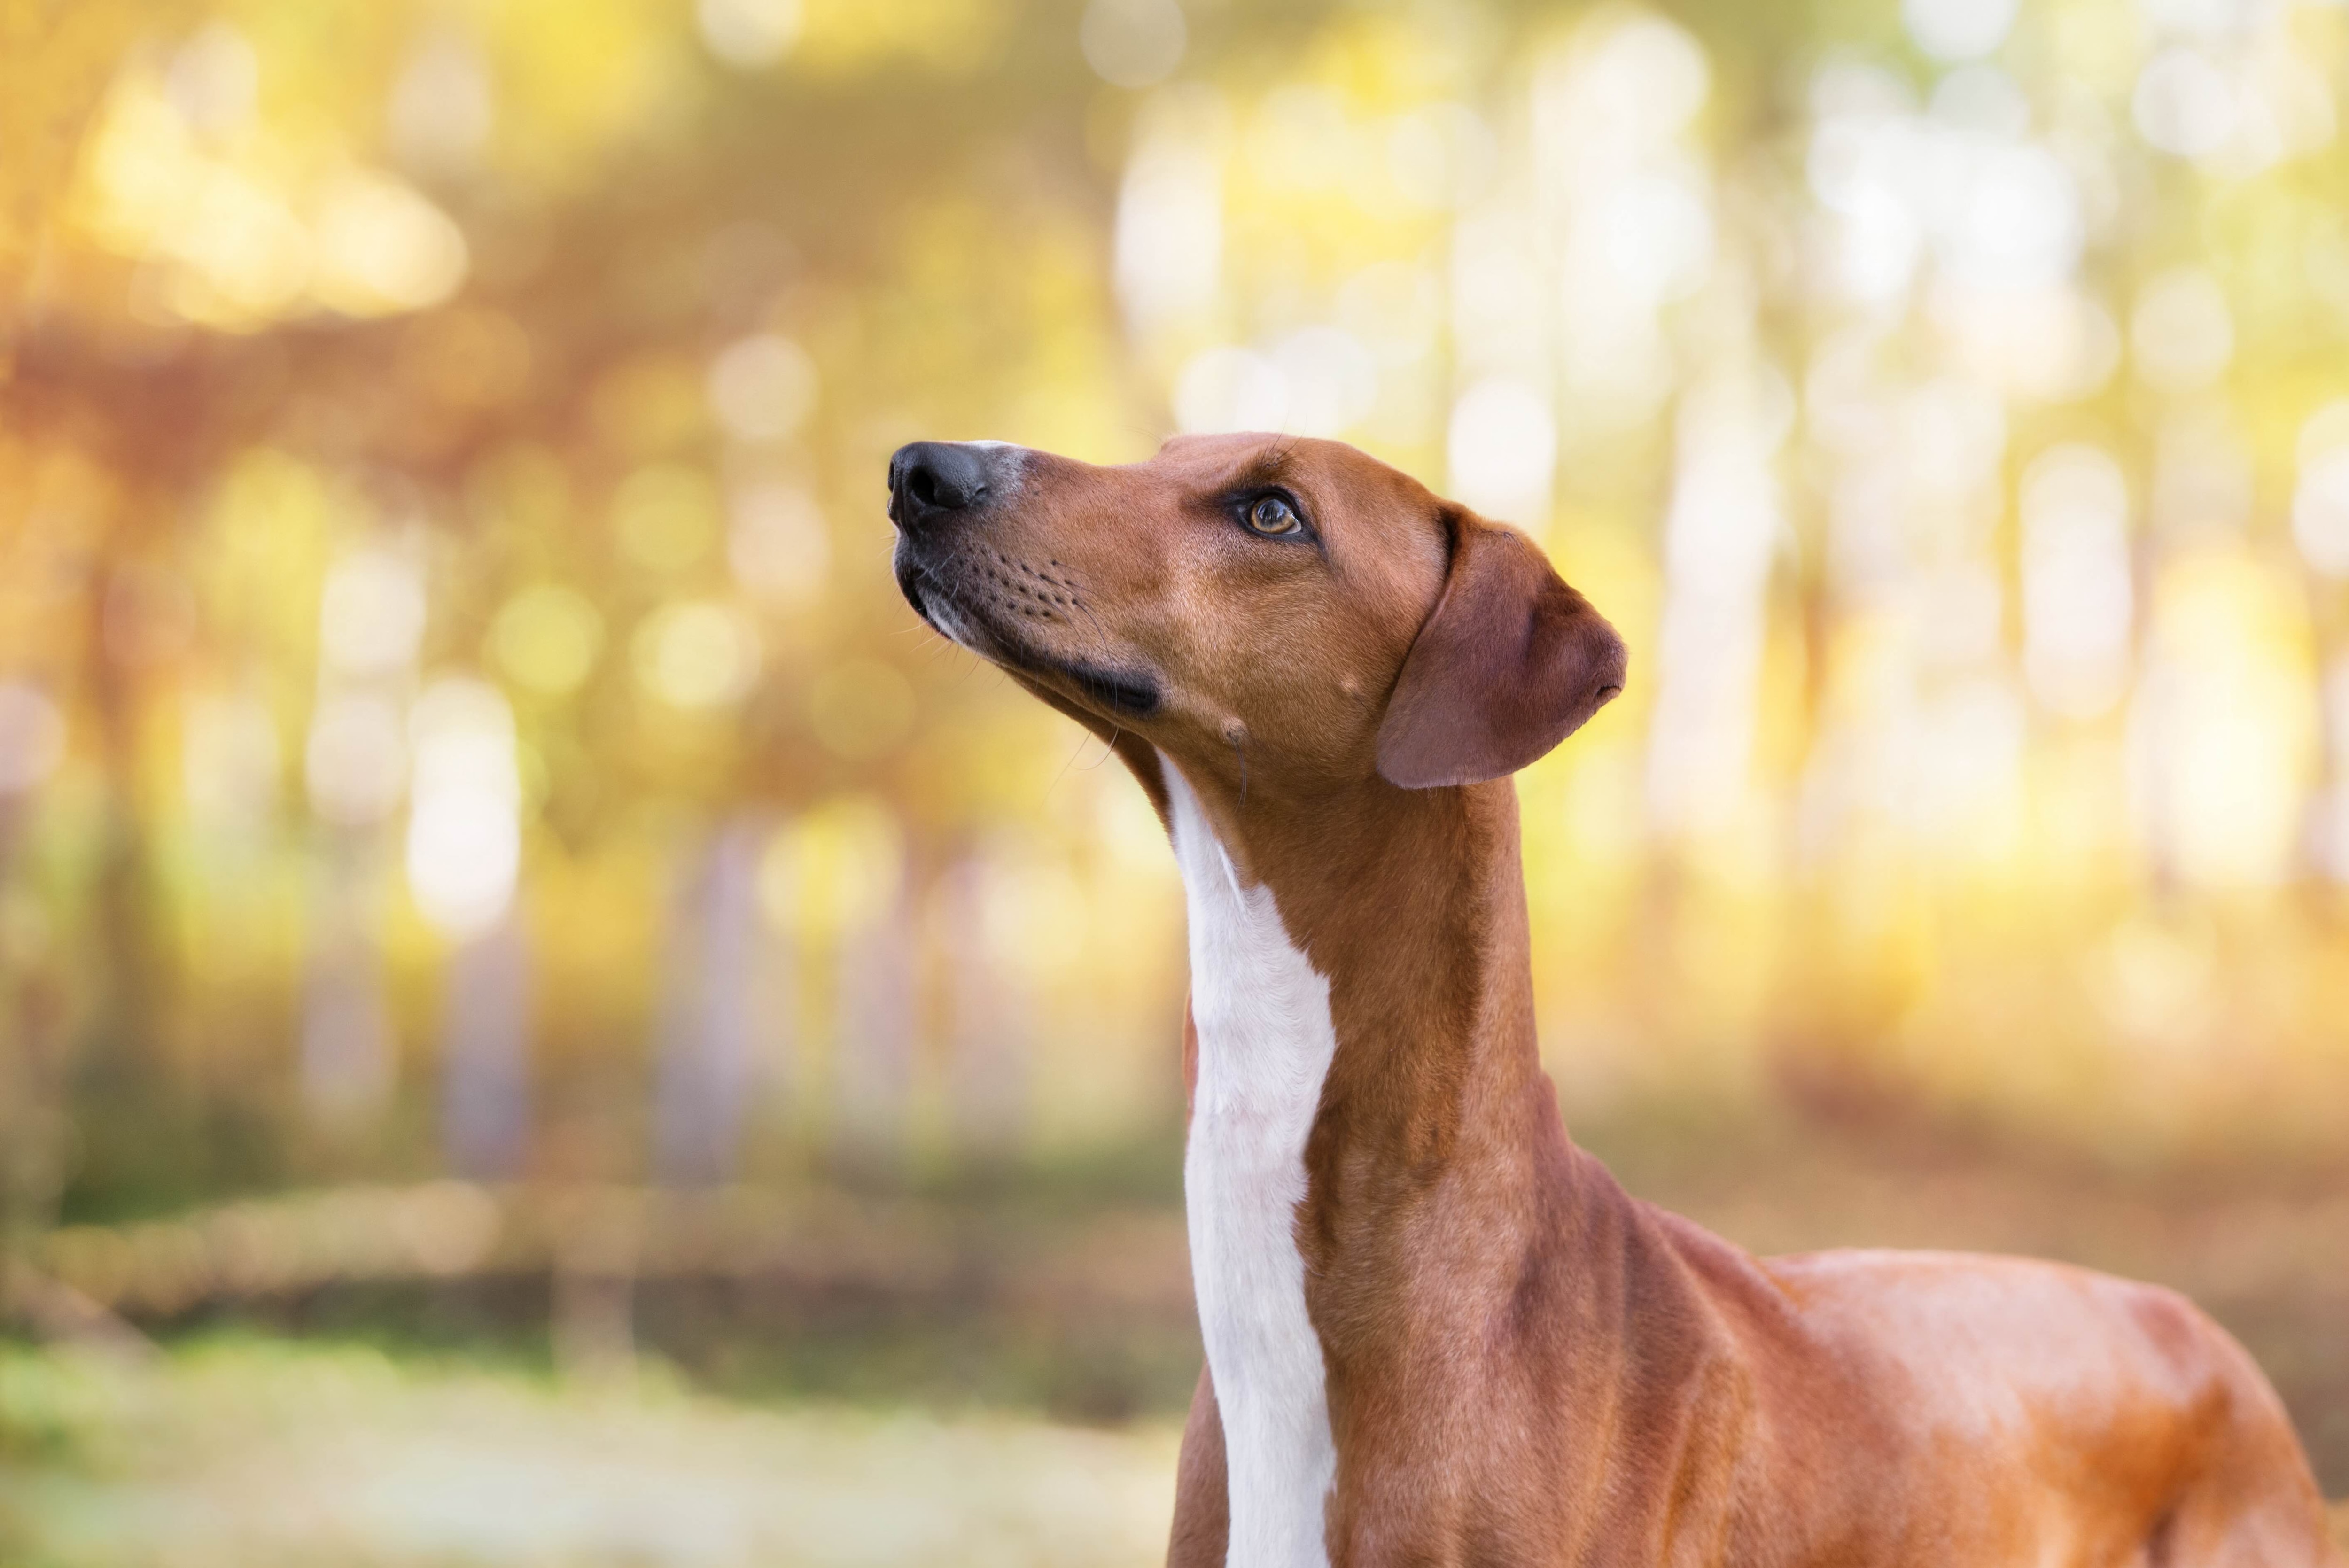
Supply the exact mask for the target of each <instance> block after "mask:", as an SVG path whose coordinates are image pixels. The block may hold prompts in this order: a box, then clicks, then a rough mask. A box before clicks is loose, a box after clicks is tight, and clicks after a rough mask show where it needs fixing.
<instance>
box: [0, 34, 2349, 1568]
mask: <svg viewBox="0 0 2349 1568" xmlns="http://www.w3.org/2000/svg"><path fill="white" fill-rule="evenodd" d="M2344 88H2349V6H2344V5H2341V4H2339V3H2337V0H2033V3H2032V4H2029V5H2019V4H2018V3H2017V0H1898V3H1896V0H1810V3H1808V4H1805V5H1791V4H1790V5H1755V4H1750V3H1748V4H1730V3H1726V0H1722V3H1714V0H1688V3H1686V4H1682V5H1676V6H1672V7H1670V8H1668V9H1666V8H1655V9H1651V8H1643V7H1640V6H1637V5H1536V4H1527V3H1519V0H1448V3H1447V0H1422V3H1418V4H1409V3H1402V0H1398V3H1393V4H1372V3H1370V0H1280V3H1278V4H1262V3H1255V0H1184V3H1181V4H1178V3H1177V0H1089V3H1085V4H1078V3H1076V0H1033V3H1021V0H698V3H688V0H563V3H561V4H557V3H554V0H383V3H378V4H373V5H323V4H313V3H310V0H243V3H230V4H226V5H219V6H216V7H212V6H206V5H201V4H192V3H190V0H32V3H30V4H20V5H13V6H7V7H5V8H0V313H5V314H0V1248H5V1254H4V1255H5V1258H6V1259H8V1260H11V1265H10V1269H9V1273H8V1274H7V1279H8V1281H9V1288H8V1290H7V1291H6V1293H5V1300H6V1305H8V1307H9V1308H10V1314H9V1315H10V1316H11V1318H12V1320H13V1322H14V1324H15V1327H14V1329H13V1330H10V1331H9V1332H12V1333H14V1334H15V1335H16V1337H15V1338H13V1339H0V1556H8V1555H9V1553H11V1552H14V1553H16V1556H9V1560H10V1561H12V1562H13V1561H16V1560H17V1558H18V1557H19V1556H21V1557H22V1558H23V1559H24V1560H26V1561H28V1562H31V1563H37V1564H43V1565H48V1564H56V1565H58V1568H64V1565H67V1564H74V1565H79V1564H84V1563H91V1564H95V1563H106V1564H116V1563H126V1564H127V1563H173V1564H177V1563H213V1562H220V1563H249V1562H257V1561H263V1560H277V1559H275V1558H271V1557H269V1555H268V1554H269V1553H286V1552H295V1553H305V1555H302V1557H301V1560H302V1561H305V1562H312V1563H326V1562H332V1563H340V1562H343V1561H346V1560H347V1561H351V1562H354V1563H356V1562H362V1561H363V1562H367V1563H410V1562H416V1563H423V1562H428V1561H429V1562H432V1563H443V1562H465V1563H473V1562H482V1563H506V1562H510V1561H511V1562H523V1561H528V1562H533V1563H540V1562H549V1563H554V1562H560V1563H572V1562H579V1563H605V1562H619V1561H626V1562H631V1563H636V1562H646V1563H672V1562H674V1563H713V1564H715V1563H768V1562H774V1563H783V1562H790V1563H833V1562H840V1563H895V1562H906V1563H917V1562H920V1563H926V1562H939V1561H948V1560H952V1561H957V1562H966V1563H982V1562H984V1563H993V1562H1002V1563H1060V1562H1064V1561H1065V1562H1071V1563H1078V1562H1084V1563H1101V1562H1123V1561H1129V1560H1131V1561H1136V1562H1140V1561H1147V1560H1150V1559H1151V1558H1152V1557H1153V1555H1154V1553H1155V1552H1156V1551H1157V1550H1158V1549H1159V1546H1160V1543H1161V1542H1163V1530H1164V1517H1165V1508H1166V1501H1167V1497H1168V1495H1169V1491H1170V1486H1171V1482H1170V1481H1169V1480H1168V1477H1169V1475H1170V1474H1171V1464H1172V1453H1173V1447H1172V1442H1173V1439H1172V1436H1171V1431H1172V1428H1171V1425H1170V1423H1172V1422H1174V1421H1175V1420H1177V1419H1179V1414H1180V1410H1181V1408H1182V1404H1183V1400H1184V1398H1185V1395H1186V1394H1187V1391H1188V1388H1189V1386H1190V1380H1191V1378H1192V1377H1193V1376H1194V1375H1195V1368H1196V1365H1197V1361H1196V1355H1197V1352H1196V1344H1195V1339H1194V1338H1192V1337H1191V1334H1192V1330H1191V1327H1190V1319H1189V1308H1188V1300H1187V1285H1186V1279H1185V1264H1184V1262H1183V1258H1182V1251H1181V1224H1180V1219H1179V1212H1178V1210H1177V1209H1176V1207H1175V1204H1176V1202H1177V1199H1178V1193H1177V1190H1176V1171H1175V1166H1176V1155H1175V1149H1176V1140H1177V1139H1178V1137H1179V1119H1180V1089H1179V1082H1178V1079H1177V1076H1176V1072H1175V1066H1174V1064H1175V1054H1176V1045H1177V1034H1178V1023H1179V1018H1180V1009H1181V996H1182V987H1183V984H1184V975H1183V961H1182V944H1181V919H1182V913H1181V906H1180V897H1179V889H1178V887H1177V885H1176V883H1175V882H1174V875H1173V872H1172V868H1171V864H1170V862H1169V860H1168V857H1167V855H1166V853H1165V851H1164V843H1163V840H1162V839H1161V837H1160V834H1159V831H1158V828H1157V825H1156V822H1155V820H1154V818H1153V817H1152V815H1151V813H1150V811H1149V810H1148V808H1147V806H1146V805H1145V804H1144V802H1143V799H1142V797H1141V796H1140V794H1139V792H1138V791H1137V790H1136V789H1134V788H1133V785H1132V784H1131V782H1130V781H1129V780H1128V779H1127V778H1126V776H1125V775H1124V774H1123V771H1122V770H1121V769H1120V768H1119V767H1118V765H1117V764H1116V763H1114V762H1113V761H1106V760H1105V759H1104V757H1103V754H1102V748H1100V747H1099V746H1098V745H1096V744H1092V743H1091V742H1089V741H1087V740H1085V738H1083V737H1082V736H1081V733H1080V732H1079V731H1078V730H1077V729H1076V728H1075V727H1073V726H1072V725H1071V724H1069V723H1067V722H1066V721H1064V720H1061V719H1060V718H1058V717H1054V716H1053V715H1051V714H1050V713H1049V712H1048V711H1046V710H1045V709H1043V708H1042V707H1040V706H1039V705H1037V704H1035V703H1034V702H1032V701H1031V700H1030V699H1029V698H1027V697H1026V696H1023V695H1022V694H1020V693H1019V691H1018V690H1017V689H1016V688H1014V687H1012V686H1009V684H1008V683H1006V682H1005V681H1004V680H1002V679H1001V678H1000V677H999V676H995V675H994V674H992V673H991V672H988V671H987V670H985V669H983V668H981V667H979V666H978V665H976V663H975V662H974V661H973V660H972V659H971V658H969V657H968V655H963V654H960V653H958V652H956V651H953V650H951V649H949V648H947V646H946V645H943V644H942V643H941V642H939V641H938V640H937V639H936V638H935V637H934V636H932V635H931V634H928V633H927V632H926V631H924V630H922V629H920V628H919V626H918V625H917V624H916V622H915V620H914V618H913V617H912V615H911V614H910V613H909V612H908V611H907V610H906V609H905V606H904V605H903V603H901V601H900V600H899V599H898V597H897V595H896V593H895V588H894V586H893V584H892V583H891V581H890V576H889V573H888V570H887V555H888V545H889V535H888V530H887V527H886V523H885V519H884V517H883V515H882V501H883V490H882V475H883V469H884V464H885V459H886V455H887V453H888V452H889V451H890V450H891V449H893V448H894V447H895V446H896V445H897V444H899V443H900V442H902V441H904V440H907V439H911V438H918V437H941V438H976V437H993V438H1006V439H1010V440H1014V441H1019V442H1022V443H1026V444H1030V445H1035V446H1040V447H1045V448H1050V449H1054V450H1057V451H1062V452H1067V453H1070V454H1072V455H1074V456H1078V457H1081V458H1084V459H1090V460H1093V461H1100V462H1111V461H1123V460H1129V459H1139V458H1142V457H1144V456H1147V455H1148V454H1149V453H1150V452H1151V451H1152V450H1153V449H1154V448H1155V446H1156V444H1157V443H1158V441H1159V440H1160V439H1161V438H1163V437H1164V435H1166V434H1168V433H1170V432H1173V431H1177V430H1215V429H1228V428H1249V429H1277V430H1285V431H1290V432H1296V433H1301V434H1310V435H1319V436H1334V437H1339V438H1344V439H1347V440H1350V441H1353V442H1355V443H1357V444H1359V445H1361V446H1362V447H1364V448H1366V449H1369V450H1370V451H1371V452H1373V453H1375V454H1377V455H1379V456H1381V457H1382V458H1384V459H1388V460H1389V461H1392V462H1394V463H1396V464H1399V465H1401V466H1402V467H1403V468H1405V469H1409V470H1411V471H1412V472H1413V473H1415V474H1418V475H1420V476H1421V477H1423V478H1424V479H1425V480H1428V481H1429V482H1430V483H1432V484H1433V485H1434V486H1435V487H1437V488H1438V489H1439V490H1443V491H1444V492H1445V493H1448V494H1451V495H1454V496H1456V497H1458V498H1460V499H1461V500H1464V501H1466V502H1468V503H1470V504H1471V505H1473V506H1475V507H1477V508H1479V509H1481V510H1483V511H1485V512H1487V513H1488V514H1490V515H1493V516H1495V517H1498V518H1502V519H1505V520H1507V521H1512V522H1515V523H1517V524H1518V525H1520V526H1522V527H1524V528H1526V530H1527V531H1530V532H1532V533H1533V534H1534V535H1535V536H1536V537H1537V538H1538V539H1539V540H1540V541H1541V542H1543V543H1544V544H1545V545H1546V546H1547V549H1548V550H1549V552H1551V555H1552V557H1553V559H1554V560H1555V561H1556V562H1557V563H1558V564H1559V566H1560V568H1561V570H1562V571H1563V572H1564V573H1566V574H1567V576H1568V578H1569V579H1570V580H1572V581H1573V582H1575V583H1577V584H1578V586H1580V587H1581V588H1582V589H1583V590H1584V591H1585V592H1586V593H1588V594H1589V595H1590V597H1591V598H1592V599H1593V600H1595V601H1596V602H1597V603H1598V604H1599V606H1600V607H1601V608H1602V609H1603V610H1604V611H1605V612H1606V613H1607V614H1609V616H1610V617H1611V618H1612V619H1613V620H1614V621H1615V622H1616V624H1618V625H1619V627H1620V628H1621V629H1622V630H1623V631H1624V633H1625V634H1626V636H1627V638H1628V640H1629V641H1630V645H1631V648H1632V650H1633V653H1632V672H1633V673H1632V678H1631V683H1630V687H1629V688H1628V690H1627V692H1626V695H1625V696H1624V697H1623V698H1622V699H1621V700H1620V701H1619V702H1617V703H1616V704H1614V705H1613V706H1612V707H1609V709H1608V710H1607V711H1606V712H1605V714H1604V715H1602V716H1601V717H1600V718H1599V720H1597V721H1596V722H1594V723H1593V724H1592V725H1591V726H1590V727H1589V728H1588V730H1586V731H1585V732H1584V733H1583V734H1581V735H1580V736H1578V737H1577V738H1575V739H1574V740H1573V741H1572V742H1571V743H1570V744H1569V745H1568V746H1567V747H1566V748H1564V749H1563V750H1562V751H1561V752H1559V753H1558V754H1557V755H1556V756H1554V757H1552V758H1549V759H1547V760H1545V761H1544V762H1542V763H1540V764H1538V765H1537V766H1536V767H1535V768H1533V769H1530V770H1529V771H1528V772H1526V774H1525V775H1524V776H1522V778H1521V779H1520V781H1519V792H1520V797H1521V799H1522V802H1523V806H1524V811H1525V839H1526V854H1527V862H1528V863H1527V870H1528V882H1529V887H1530V890H1531V897H1532V900H1533V915H1534V943H1535V962H1536V976H1537V991H1538V995H1539V999H1540V1005H1541V1010H1542V1021H1543V1028H1544V1043H1545V1050H1546V1052H1547V1055H1548V1057H1549V1058H1550V1061H1551V1065H1552V1068H1553V1071H1554V1073H1555V1075H1556V1077H1557V1080H1558V1083H1559V1086H1560V1090H1561V1095H1562V1098H1563V1099H1564V1101H1565V1103H1566V1106H1567V1109H1568V1116H1569V1119H1570V1121H1571V1123H1572V1124H1573V1125H1574V1126H1575V1127H1576V1128H1577V1129H1578V1130H1582V1131H1584V1132H1585V1133H1586V1134H1587V1136H1588V1137H1589V1138H1590V1140H1592V1141H1594V1142H1595V1143H1596V1144H1597V1145H1598V1146H1599V1147H1600V1148H1601V1149H1602V1150H1603V1151H1604V1152H1606V1153H1608V1154H1609V1157H1610V1158H1613V1159H1615V1160H1616V1161H1618V1163H1619V1166H1620V1167H1621V1168H1622V1169H1624V1170H1625V1171H1626V1173H1627V1175H1629V1176H1630V1177H1631V1179H1632V1180H1633V1184H1634V1185H1635V1187H1637V1188H1639V1189H1640V1190H1641V1191H1646V1192H1649V1193H1651V1195H1655V1196H1659V1197H1661V1198H1664V1199H1667V1200H1669V1201H1672V1202H1678V1203H1680V1204H1682V1206H1685V1207H1689V1208H1691V1209H1692V1211H1693V1212H1698V1213H1699V1214H1700V1215H1701V1216H1702V1217H1704V1218H1706V1219H1707V1220H1709V1221H1710V1222H1714V1223H1716V1224H1721V1225H1723V1227H1724V1228H1727V1229H1728V1230H1729V1231H1730V1232H1731V1233H1732V1234H1733V1235H1736V1236H1737V1237H1738V1238H1739V1239H1740V1240H1743V1241H1746V1242H1748V1243H1753V1244H1756V1245H1773V1246H1791V1245H1804V1244H1813V1243H1819V1242H1825V1241H1872V1242H1883V1241H1936V1242H1939V1241H1948V1242H1954V1243H1962V1244H1973V1245H1996V1246H2012V1247H2017V1248H2025V1249H2029V1250H2034V1251H2043V1252H2051V1253H2062V1254H2064V1255H2068V1256H2076V1257H2081V1258H2085V1259H2087V1260H2089V1261H2094V1262H2099V1263H2103V1264H2108V1265H2110V1266H2116V1267H2127V1268H2128V1269H2129V1270H2130V1271H2131V1272H2135V1273H2138V1274H2151V1275H2158V1276H2159V1277H2164V1278H2170V1279H2173V1280H2176V1281H2177V1282H2178V1283H2180V1284H2185V1285H2186V1286H2187V1287H2188V1288H2189V1289H2193V1290H2195V1291H2196V1292H2197V1293H2198V1295H2201V1296H2202V1298H2203V1299H2205V1300H2206V1302H2208V1303H2209V1304H2210V1305H2213V1306H2214V1308H2216V1309H2217V1310H2219V1311H2220V1315H2221V1316H2222V1317H2224V1318H2225V1319H2226V1320H2227V1321H2228V1322H2229V1323H2230V1326H2234V1327H2236V1328H2237V1330H2238V1331H2239V1332H2240V1333H2242V1334H2244V1335H2245V1336H2246V1337H2247V1338H2248V1339H2250V1340H2251V1343H2252V1345H2253V1347H2254V1349H2255V1350H2257V1351H2258V1352H2259V1353H2260V1354H2261V1357H2262V1358H2263V1359H2264V1360H2265V1361H2266V1363H2267V1364H2268V1366H2269V1367H2270V1370H2271V1373H2273V1374H2274V1375H2275V1376H2276V1377H2277V1378H2278V1380H2279V1381H2280V1382H2281V1383H2282V1385H2283V1387H2284V1391H2285V1393H2286V1395H2287V1398H2289V1399H2290V1400H2291V1402H2292V1406H2293V1408H2294V1412H2295V1414H2296V1416H2297V1417H2298V1418H2299V1419H2300V1421H2301V1425H2302V1430H2303V1432H2304V1433H2305V1434H2306V1436H2307V1437H2308V1439H2309V1441H2310V1443H2311V1446H2312V1448H2313V1449H2314V1450H2315V1452H2316V1454H2317V1457H2318V1459H2319V1462H2320V1469H2321V1470H2323V1471H2324V1474H2325V1479H2326V1480H2327V1482H2328V1484H2329V1486H2330V1488H2331V1490H2332V1491H2334V1492H2336V1493H2338V1492H2341V1491H2349V208H2344V201H2343V197H2344V192H2349V152H2345V151H2344V136H2343V134H2342V127H2341V126H2340V124H2339V123H2338V122H2339V119H2340V117H2341V114H2342V112H2343V92H2344ZM159 1340H160V1343H161V1344H162V1345H163V1346H165V1349H164V1350H163V1351H162V1352H161V1353H160V1357H159V1354H158V1352H157V1351H156V1350H155V1349H154V1348H153V1346H155V1345H156V1344H157V1343H158V1341H159ZM297 1411H306V1412H309V1414H308V1415H306V1416H297V1414H296V1413H295V1412H297ZM305 1421H307V1422H308V1423H309V1424H308V1425H306V1426H305V1425H304V1422H305ZM134 1433H135V1434H136V1435H135V1437H134V1436H133V1435H132V1434H134ZM337 1456H340V1458H339V1459H338V1458H337ZM518 1456H520V1457H518ZM697 1456H698V1457H697ZM500 1465H504V1466H506V1467H507V1468H506V1469H504V1470H501V1469H499V1466H500ZM338 1466H339V1468H338ZM207 1467H209V1468H207ZM240 1467H241V1468H240ZM516 1467H519V1468H516ZM360 1473H364V1474H366V1475H367V1476H368V1477H370V1478H372V1479H371V1480H368V1482H367V1485H366V1486H365V1487H359V1486H358V1483H357V1482H356V1481H353V1480H351V1477H352V1476H353V1475H356V1474H360ZM175 1488H176V1489H177V1490H174V1489H175ZM338 1488H339V1489H340V1490H337V1489H338ZM200 1495H201V1496H202V1497H203V1498H206V1499H208V1500H211V1501H207V1502H205V1503H203V1504H202V1506H199V1505H198V1504H196V1503H195V1502H193V1501H191V1499H194V1498H196V1497H198V1496H200ZM222 1499H228V1500H230V1501H225V1502H223V1501H220V1500H222ZM238 1500H242V1501H238ZM713 1519H714V1520H716V1521H718V1522H715V1523H713V1522H711V1521H712V1520H713ZM289 1543H291V1544H289ZM632 1553H633V1555H632ZM288 1560H290V1559H288Z"/></svg>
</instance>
